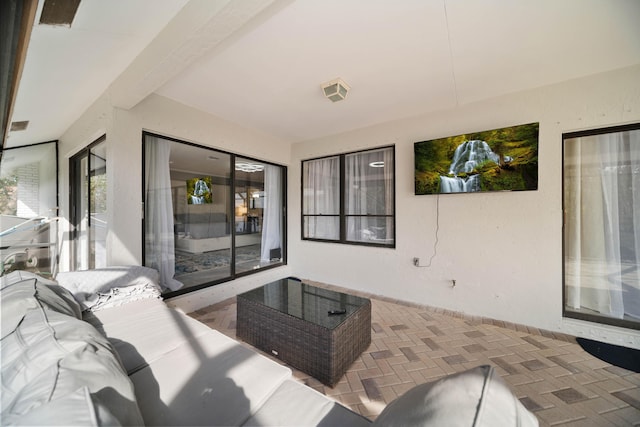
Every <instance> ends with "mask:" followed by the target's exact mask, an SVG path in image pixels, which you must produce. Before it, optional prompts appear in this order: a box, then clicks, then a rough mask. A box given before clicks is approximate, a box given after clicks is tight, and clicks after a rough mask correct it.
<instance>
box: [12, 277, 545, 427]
mask: <svg viewBox="0 0 640 427" xmlns="http://www.w3.org/2000/svg"><path fill="white" fill-rule="evenodd" d="M0 296H1V301H2V307H1V314H2V324H1V325H2V342H1V343H2V347H1V352H2V413H1V416H0V424H1V425H3V426H4V425H83V426H89V425H209V426H213V425H220V426H228V425H232V426H239V425H297V426H304V425H325V426H366V425H370V424H371V421H370V420H368V419H366V418H364V417H362V416H360V415H358V414H356V413H354V412H352V411H350V410H349V409H347V408H345V407H344V406H341V405H340V404H338V403H336V402H334V401H333V400H331V399H329V398H328V397H326V396H324V395H322V394H320V393H318V392H316V391H315V390H313V389H311V388H309V387H306V386H305V385H303V384H301V383H299V382H297V381H295V380H294V379H292V373H291V370H290V369H289V368H287V367H285V366H282V365H281V364H279V363H277V362H275V361H273V360H271V359H269V358H267V357H265V356H264V355H262V354H260V353H259V352H258V351H256V350H254V349H253V348H250V347H249V346H248V345H246V344H243V343H240V342H238V341H235V340H233V339H231V338H229V337H227V336H225V335H223V334H221V333H219V332H217V331H215V330H212V329H210V328H209V327H207V326H206V325H204V324H202V323H200V322H198V321H196V320H194V319H192V318H190V317H189V316H187V315H185V314H183V313H180V312H179V311H177V310H174V309H172V308H169V307H168V306H167V305H165V304H164V302H163V301H162V300H161V298H160V291H159V288H158V285H157V272H156V271H155V270H151V269H148V268H145V267H112V268H107V269H101V270H93V271H85V272H74V273H61V274H59V275H58V276H57V278H56V281H52V280H46V279H44V278H42V277H39V276H37V275H35V274H33V273H27V272H23V271H16V272H13V273H11V274H9V275H7V276H4V277H2V290H1V293H0ZM373 424H374V425H438V426H440V425H469V426H470V425H491V426H500V425H513V426H515V425H519V426H520V425H521V426H530V425H532V426H534V425H537V420H536V419H535V417H534V416H533V415H532V414H530V413H529V412H528V411H527V410H526V409H525V408H524V407H523V406H522V404H521V403H520V402H519V401H518V400H517V399H516V398H515V396H514V395H513V394H512V393H511V392H510V391H509V390H508V388H507V387H506V386H505V385H504V383H503V382H502V381H501V380H500V378H499V376H498V375H497V374H496V372H495V371H494V370H493V368H491V367H489V366H481V367H477V368H475V369H472V370H470V371H466V372H463V373H460V374H456V375H452V376H449V377H445V378H444V379H442V380H440V381H437V382H435V383H430V384H424V385H421V386H418V387H415V388H414V389H412V390H410V391H409V392H407V393H406V394H405V395H404V396H402V397H400V398H398V399H397V400H396V401H394V402H392V403H391V404H390V405H389V406H387V408H386V409H385V410H384V411H383V413H382V414H381V415H380V416H379V417H378V418H377V420H376V421H375V422H374V423H373Z"/></svg>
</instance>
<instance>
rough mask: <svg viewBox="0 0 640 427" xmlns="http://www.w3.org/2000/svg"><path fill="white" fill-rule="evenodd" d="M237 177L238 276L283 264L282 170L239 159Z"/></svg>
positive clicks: (236, 164)
mask: <svg viewBox="0 0 640 427" xmlns="http://www.w3.org/2000/svg"><path fill="white" fill-rule="evenodd" d="M235 177H236V179H235V182H236V189H235V190H236V192H235V206H234V211H235V227H236V240H235V242H236V273H243V272H247V271H251V270H256V269H259V268H262V267H266V266H269V265H272V264H277V263H279V262H281V261H282V253H283V239H284V237H283V236H284V234H283V233H284V225H283V222H284V217H283V207H282V206H283V205H282V202H283V196H282V189H283V179H284V178H283V168H282V167H281V166H275V165H271V164H267V163H262V162H259V161H256V160H251V159H245V158H241V157H237V158H236V163H235Z"/></svg>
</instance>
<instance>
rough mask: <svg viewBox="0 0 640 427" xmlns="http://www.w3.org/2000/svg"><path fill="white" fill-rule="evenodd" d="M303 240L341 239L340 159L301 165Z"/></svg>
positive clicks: (334, 158)
mask: <svg viewBox="0 0 640 427" xmlns="http://www.w3.org/2000/svg"><path fill="white" fill-rule="evenodd" d="M302 173H303V198H304V203H303V205H304V211H303V214H304V215H320V216H306V217H305V218H306V223H305V224H304V231H305V232H304V236H305V237H309V238H316V239H331V240H337V239H339V238H340V218H339V216H338V215H339V214H340V184H339V183H340V181H339V180H340V158H339V157H327V158H324V159H318V160H309V161H306V162H304V165H303V171H302Z"/></svg>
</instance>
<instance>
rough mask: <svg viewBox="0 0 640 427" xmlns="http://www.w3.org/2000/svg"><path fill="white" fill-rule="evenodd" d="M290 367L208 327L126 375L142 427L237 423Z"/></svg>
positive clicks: (281, 378)
mask: <svg viewBox="0 0 640 427" xmlns="http://www.w3.org/2000/svg"><path fill="white" fill-rule="evenodd" d="M290 377H291V370H290V369H288V368H286V367H284V366H281V365H279V364H277V363H275V362H274V361H272V360H269V359H267V358H266V357H264V356H262V355H260V354H258V353H256V352H255V351H254V350H251V349H249V348H246V347H244V346H243V345H241V344H240V343H238V342H237V341H235V340H233V339H231V338H229V337H227V336H225V335H223V334H221V333H220V332H217V331H214V330H211V331H209V332H208V333H207V334H204V335H200V336H199V337H198V338H194V339H192V340H191V341H189V342H188V343H185V344H183V345H182V346H180V347H178V348H176V349H175V350H173V351H171V352H169V353H167V354H165V355H164V356H163V357H161V358H159V359H158V360H155V361H153V362H151V363H149V366H147V367H146V368H144V369H141V370H139V371H137V372H135V373H133V374H132V375H131V379H132V381H133V383H134V385H135V389H136V396H137V399H138V405H139V407H140V411H141V412H142V416H143V418H144V421H145V424H147V425H224V426H229V425H241V424H242V423H243V422H244V421H246V420H247V419H248V418H249V417H250V416H251V415H252V414H253V413H255V412H256V411H257V410H258V408H260V406H262V404H263V403H264V402H265V401H266V400H267V399H268V397H269V396H270V395H271V394H272V393H273V392H274V391H275V390H276V389H277V388H278V387H279V386H280V384H282V383H283V382H284V381H285V380H286V379H288V378H290Z"/></svg>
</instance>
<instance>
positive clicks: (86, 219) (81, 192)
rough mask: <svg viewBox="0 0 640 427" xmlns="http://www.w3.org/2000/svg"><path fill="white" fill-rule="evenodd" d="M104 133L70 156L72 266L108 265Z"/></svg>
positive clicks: (95, 266)
mask: <svg viewBox="0 0 640 427" xmlns="http://www.w3.org/2000/svg"><path fill="white" fill-rule="evenodd" d="M106 146H107V144H106V137H104V136H103V137H102V138H100V139H98V140H96V141H95V142H94V143H92V144H91V145H90V146H89V147H87V148H86V149H84V150H82V151H81V152H80V153H78V154H76V155H75V156H73V157H72V158H71V160H70V164H69V170H70V182H71V204H70V206H71V215H70V219H71V240H72V257H71V270H88V269H92V268H100V267H105V266H106V265H107V153H106Z"/></svg>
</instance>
